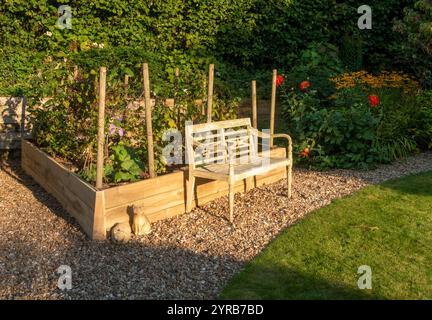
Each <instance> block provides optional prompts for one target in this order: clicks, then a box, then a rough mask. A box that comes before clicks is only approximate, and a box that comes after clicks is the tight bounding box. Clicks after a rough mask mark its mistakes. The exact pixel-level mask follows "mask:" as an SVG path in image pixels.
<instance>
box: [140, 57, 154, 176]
mask: <svg viewBox="0 0 432 320" xmlns="http://www.w3.org/2000/svg"><path fill="white" fill-rule="evenodd" d="M143 81H144V98H145V115H146V129H147V156H148V167H149V174H150V178H154V177H156V173H155V170H154V150H153V128H152V105H151V100H150V80H149V70H148V64H147V63H144V65H143Z"/></svg>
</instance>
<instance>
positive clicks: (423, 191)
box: [381, 171, 432, 197]
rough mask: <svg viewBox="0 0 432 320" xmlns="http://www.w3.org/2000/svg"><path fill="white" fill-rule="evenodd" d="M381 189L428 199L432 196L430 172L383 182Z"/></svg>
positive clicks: (431, 176)
mask: <svg viewBox="0 0 432 320" xmlns="http://www.w3.org/2000/svg"><path fill="white" fill-rule="evenodd" d="M381 187H382V188H388V189H392V190H395V191H397V192H400V193H405V194H411V195H419V196H428V197H430V196H432V171H429V172H425V173H419V174H414V175H411V176H408V177H405V178H403V179H394V180H390V181H387V182H384V183H383V184H382V185H381Z"/></svg>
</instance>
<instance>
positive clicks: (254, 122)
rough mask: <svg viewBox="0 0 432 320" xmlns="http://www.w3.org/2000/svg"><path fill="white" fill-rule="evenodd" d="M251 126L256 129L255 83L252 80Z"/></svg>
mask: <svg viewBox="0 0 432 320" xmlns="http://www.w3.org/2000/svg"><path fill="white" fill-rule="evenodd" d="M252 125H253V127H254V128H255V129H258V120H257V94H256V81H255V80H252Z"/></svg>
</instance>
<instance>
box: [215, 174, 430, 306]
mask: <svg viewBox="0 0 432 320" xmlns="http://www.w3.org/2000/svg"><path fill="white" fill-rule="evenodd" d="M298 183H301V182H298ZM361 265H369V266H370V267H371V269H372V290H367V289H365V290H360V289H359V288H358V286H357V280H358V278H359V277H360V275H358V274H357V270H358V267H359V266H361ZM221 298H223V299H228V298H229V299H432V172H428V173H424V174H420V175H414V176H409V177H407V178H403V179H398V180H393V181H389V182H387V183H384V184H382V185H379V186H371V187H367V188H365V189H363V190H361V191H359V192H358V193H356V194H354V195H353V196H350V197H347V198H344V199H341V200H337V201H334V202H333V203H332V204H331V205H329V206H327V207H324V208H322V209H320V210H317V211H315V212H313V213H311V214H310V215H309V216H307V217H306V218H305V219H303V220H302V221H301V222H299V223H298V224H296V225H295V226H293V227H291V228H288V229H287V230H285V231H284V232H283V233H282V234H281V235H279V237H277V238H276V239H275V240H274V241H272V242H271V243H270V244H269V246H268V247H267V248H266V249H265V250H264V252H263V253H262V254H260V255H259V256H258V257H257V258H256V259H254V260H253V261H251V262H250V263H249V264H247V266H246V267H245V269H244V270H243V271H242V272H240V273H239V274H237V275H236V276H234V278H233V279H232V281H231V282H230V283H229V285H228V286H227V287H226V288H225V290H224V291H223V293H222V294H221Z"/></svg>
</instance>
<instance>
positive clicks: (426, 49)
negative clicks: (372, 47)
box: [394, 0, 432, 88]
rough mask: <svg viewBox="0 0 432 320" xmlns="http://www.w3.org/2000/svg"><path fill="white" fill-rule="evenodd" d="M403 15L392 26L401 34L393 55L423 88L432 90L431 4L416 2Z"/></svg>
mask: <svg viewBox="0 0 432 320" xmlns="http://www.w3.org/2000/svg"><path fill="white" fill-rule="evenodd" d="M404 13H405V14H404V17H403V19H401V20H399V21H397V22H396V23H395V25H394V30H395V31H396V32H398V33H400V34H401V39H400V41H398V42H396V43H395V45H394V54H395V56H396V57H397V59H398V60H399V63H400V64H401V65H402V66H404V67H405V68H407V70H409V71H410V72H411V73H413V74H415V75H416V76H417V77H418V79H420V80H421V81H422V83H423V85H424V86H425V87H428V88H432V71H431V70H432V2H431V1H429V0H420V1H416V2H415V4H414V6H413V7H407V8H406V9H405V10H404Z"/></svg>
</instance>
